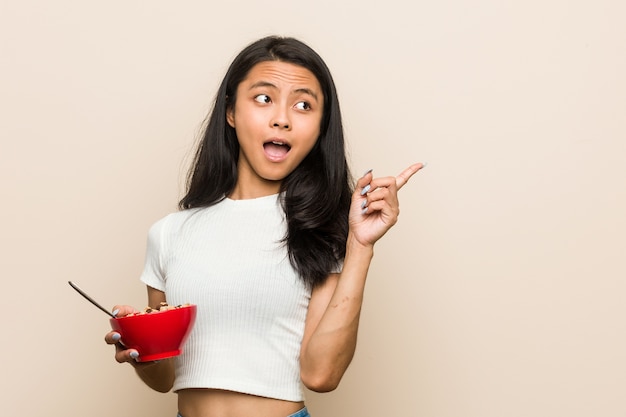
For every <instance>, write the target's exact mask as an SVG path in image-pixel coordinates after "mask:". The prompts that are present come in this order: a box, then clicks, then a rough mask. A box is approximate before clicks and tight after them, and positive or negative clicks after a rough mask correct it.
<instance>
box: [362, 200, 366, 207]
mask: <svg viewBox="0 0 626 417" xmlns="http://www.w3.org/2000/svg"><path fill="white" fill-rule="evenodd" d="M365 206H367V200H363V202H362V203H361V208H362V209H364V208H365Z"/></svg>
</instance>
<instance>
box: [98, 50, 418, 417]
mask: <svg viewBox="0 0 626 417" xmlns="http://www.w3.org/2000/svg"><path fill="white" fill-rule="evenodd" d="M323 102H324V100H323V96H322V93H321V88H320V85H319V82H318V80H317V79H316V78H315V76H314V75H313V74H312V73H311V72H310V71H308V70H307V69H305V68H303V67H299V66H296V65H293V64H288V63H283V62H275V61H271V62H263V63H260V64H257V65H256V66H255V67H253V68H252V70H251V71H250V73H249V74H248V77H247V78H246V79H244V80H243V81H242V82H241V84H240V85H239V86H238V89H237V102H236V103H235V106H234V108H233V109H231V111H229V112H228V114H227V122H228V123H229V124H230V125H231V126H232V127H234V128H235V130H236V132H237V136H238V139H239V143H240V147H241V152H240V155H239V163H238V170H239V176H238V182H237V184H236V186H235V189H234V191H233V193H232V194H231V195H230V196H229V197H230V198H232V199H249V198H257V197H263V196H267V195H272V194H276V193H277V192H278V191H279V189H280V184H281V181H282V179H283V178H285V177H286V176H287V175H288V174H289V173H290V172H292V171H293V170H294V169H295V168H296V167H297V166H298V164H299V163H300V162H301V161H302V160H303V159H304V157H305V156H306V155H307V154H308V152H309V151H310V150H311V149H312V147H313V146H314V144H315V141H316V140H317V137H318V136H319V126H320V121H321V118H322V115H323V111H324V109H323ZM272 140H273V141H278V142H281V143H287V144H289V147H290V148H289V152H287V154H286V155H285V156H284V157H280V158H278V160H277V158H275V157H273V156H272V155H271V154H269V153H268V152H266V150H265V148H264V146H263V145H264V143H266V142H267V141H272ZM421 168H423V164H420V163H417V164H413V165H411V166H410V167H408V168H407V169H405V170H404V171H402V173H401V174H399V175H398V176H397V177H393V176H390V177H380V178H374V176H373V174H372V172H371V171H369V172H367V173H366V174H365V175H363V176H362V177H361V178H359V179H358V181H357V184H356V190H355V192H354V194H353V196H352V204H351V207H350V213H349V224H350V229H349V232H348V239H347V244H346V257H345V259H344V265H343V270H342V272H341V273H340V274H331V275H330V276H329V277H328V279H327V280H326V282H325V283H324V284H323V285H321V286H319V287H317V288H316V289H314V290H313V293H312V295H311V300H310V304H309V308H308V313H307V317H306V322H305V329H304V336H303V339H302V345H301V350H300V368H301V379H302V381H303V383H304V385H305V386H306V387H307V388H309V389H311V390H313V391H318V392H328V391H332V390H334V389H335V388H336V387H337V386H338V384H339V382H340V380H341V378H342V377H343V374H344V372H345V371H346V369H347V368H348V365H349V364H350V362H351V360H352V357H353V356H354V352H355V348H356V340H357V332H358V325H359V318H360V313H361V306H362V303H363V293H364V289H365V281H366V278H367V271H368V269H369V266H370V263H371V260H372V257H373V255H374V244H375V243H376V241H378V240H379V239H380V238H381V237H382V236H383V235H384V234H385V233H386V232H387V231H388V230H389V229H390V228H391V227H392V226H393V225H394V224H395V223H396V222H397V220H398V215H399V212H400V210H399V202H398V190H399V189H400V188H401V187H402V186H404V185H405V184H406V183H407V182H408V180H409V179H410V178H411V176H412V175H414V174H415V173H416V172H417V171H419V170H420V169H421ZM161 301H166V297H165V294H164V293H163V292H161V291H159V290H156V289H154V288H150V287H148V302H149V305H151V306H156V305H158V304H159V303H160V302H161ZM114 309H117V310H119V313H118V315H119V316H124V315H126V314H129V313H131V312H134V311H136V310H135V309H134V308H132V307H130V306H115V307H114ZM118 340H119V334H117V333H115V332H109V333H108V334H107V335H106V336H105V341H106V342H107V343H108V344H116V342H117V341H118ZM136 354H137V353H136V351H134V350H132V349H128V350H124V349H122V348H120V346H119V344H118V345H116V353H115V359H116V360H117V361H118V362H120V363H123V362H128V363H130V364H131V365H132V366H133V367H135V370H136V371H137V374H138V375H139V376H140V378H141V379H142V380H143V381H144V382H145V383H146V384H147V385H148V386H150V387H152V388H153V389H155V390H157V391H162V392H167V391H169V390H170V389H171V387H172V384H173V382H174V368H173V362H172V360H171V359H166V360H163V361H160V362H157V363H154V362H151V363H139V362H136V361H135V360H134V358H133V355H136ZM178 406H179V410H180V412H181V414H182V415H183V416H185V417H218V416H219V417H244V416H250V415H255V416H259V417H284V416H288V415H289V414H292V413H295V412H296V411H298V410H300V409H301V408H302V407H303V406H304V404H303V403H302V402H291V401H283V400H277V399H271V398H264V397H256V396H252V395H247V394H242V393H237V392H231V391H223V390H214V389H186V390H181V391H179V392H178Z"/></svg>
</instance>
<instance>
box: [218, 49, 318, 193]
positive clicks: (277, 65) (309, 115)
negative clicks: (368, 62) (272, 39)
mask: <svg viewBox="0 0 626 417" xmlns="http://www.w3.org/2000/svg"><path fill="white" fill-rule="evenodd" d="M323 104H324V97H323V96H322V89H321V86H320V84H319V81H318V80H317V78H316V77H315V75H313V73H312V72H311V71H309V70H308V69H306V68H304V67H301V66H298V65H294V64H289V63H285V62H278V61H266V62H261V63H259V64H257V65H255V66H254V67H252V69H251V70H250V72H249V73H248V76H247V77H246V78H245V79H244V80H243V81H242V82H241V83H240V84H239V86H238V87H237V95H236V102H235V104H234V108H231V109H230V110H229V111H228V112H227V121H228V124H229V125H230V126H232V127H233V128H234V129H235V131H236V133H237V138H238V140H239V146H240V151H239V161H238V174H239V176H238V180H237V185H236V186H235V190H234V192H233V195H231V197H234V198H255V197H260V196H263V195H270V194H274V193H277V192H278V191H279V189H280V184H281V181H282V180H283V179H284V178H285V177H286V176H287V175H289V174H290V173H291V172H293V170H294V169H296V167H297V166H298V165H299V164H300V162H302V160H303V159H304V158H305V157H306V156H307V154H308V153H309V152H310V151H311V149H312V148H313V146H314V145H315V143H316V141H317V138H318V136H319V134H320V124H321V121H322V115H323V111H324V109H323Z"/></svg>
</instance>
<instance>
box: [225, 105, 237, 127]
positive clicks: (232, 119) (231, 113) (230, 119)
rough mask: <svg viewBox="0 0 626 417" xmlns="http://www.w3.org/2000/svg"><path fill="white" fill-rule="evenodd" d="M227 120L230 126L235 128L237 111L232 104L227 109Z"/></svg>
mask: <svg viewBox="0 0 626 417" xmlns="http://www.w3.org/2000/svg"><path fill="white" fill-rule="evenodd" d="M226 121H227V122H228V124H229V125H230V127H232V128H233V129H234V128H235V112H234V110H233V108H232V106H230V107H228V109H226Z"/></svg>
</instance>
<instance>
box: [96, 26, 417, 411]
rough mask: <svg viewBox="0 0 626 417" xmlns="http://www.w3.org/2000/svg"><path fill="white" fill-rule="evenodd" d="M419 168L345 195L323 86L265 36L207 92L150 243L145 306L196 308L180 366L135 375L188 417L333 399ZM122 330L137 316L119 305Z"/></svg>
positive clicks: (329, 90) (119, 355)
mask: <svg viewBox="0 0 626 417" xmlns="http://www.w3.org/2000/svg"><path fill="white" fill-rule="evenodd" d="M422 167H423V165H422V164H414V165H412V166H411V167H409V168H407V169H406V170H404V171H403V172H402V173H401V174H400V175H399V176H398V177H383V178H374V177H373V175H372V171H371V170H370V171H368V172H366V173H365V174H364V175H363V176H362V177H361V178H359V179H358V181H357V182H356V187H355V189H354V190H353V187H352V185H351V184H352V180H351V177H350V174H349V170H348V166H347V163H346V157H345V149H344V138H343V131H342V125H341V115H340V110H339V103H338V100H337V94H336V90H335V86H334V82H333V79H332V77H331V74H330V72H329V70H328V68H327V66H326V65H325V63H324V62H323V60H322V59H321V58H320V57H319V55H318V54H317V53H316V52H314V51H313V50H312V49H311V48H309V47H308V46H306V45H305V44H303V43H302V42H300V41H298V40H295V39H293V38H281V37H267V38H263V39H261V40H259V41H257V42H254V43H252V44H251V45H249V46H248V47H246V48H245V49H244V50H243V51H242V52H241V53H240V54H239V55H238V56H237V57H236V58H235V60H234V61H233V63H232V64H231V65H230V67H229V69H228V71H227V73H226V75H225V77H224V80H223V81H222V83H221V86H220V88H219V90H218V93H217V97H216V100H215V103H214V107H213V109H212V112H211V115H210V117H209V119H208V124H207V127H206V130H205V133H204V135H203V138H202V141H201V143H200V144H199V147H198V150H197V153H196V158H195V161H194V164H193V166H192V168H191V170H190V175H189V180H188V187H187V193H186V195H185V196H184V198H183V199H182V200H181V202H180V207H181V209H182V210H181V211H179V212H177V213H173V214H170V215H169V216H167V217H165V218H163V219H161V220H160V221H158V222H157V223H155V225H154V226H153V227H152V228H151V229H150V233H149V238H148V250H147V256H146V265H145V269H144V272H143V274H142V276H141V280H142V281H143V282H144V283H145V284H146V285H147V288H148V303H149V305H150V306H157V305H159V303H160V302H163V301H167V302H168V303H170V304H182V303H193V304H197V306H198V315H197V319H196V324H195V326H194V329H193V330H192V332H191V334H190V336H189V339H188V340H187V343H186V345H185V348H184V352H183V353H182V354H181V355H180V356H179V357H176V358H171V359H166V360H162V361H159V362H148V363H145V362H138V361H136V359H137V358H138V352H137V351H135V350H133V349H123V348H121V347H120V345H119V343H117V342H119V341H120V335H119V334H118V333H115V332H110V333H108V334H107V335H106V337H105V340H106V342H107V343H109V344H116V346H117V347H116V354H115V358H116V360H117V361H118V362H128V363H130V364H132V365H133V366H134V367H135V369H136V371H137V373H138V375H139V376H140V377H141V379H142V380H143V381H144V382H145V383H146V384H147V385H148V386H150V387H152V388H153V389H155V390H158V391H162V392H167V391H169V390H170V389H173V390H174V391H175V392H176V393H177V394H178V407H179V413H180V415H182V416H184V417H218V416H219V417H244V416H245V417H248V416H252V415H254V416H259V417H286V416H290V417H295V416H297V417H306V416H309V414H308V412H307V410H306V408H305V406H304V396H303V391H302V388H301V385H302V384H304V385H305V386H306V387H308V388H309V389H311V390H314V391H318V392H326V391H331V390H333V389H335V388H336V387H337V385H338V384H339V381H340V380H341V378H342V376H343V374H344V372H345V370H346V369H347V367H348V365H349V364H350V361H351V359H352V357H353V354H354V351H355V347H356V339H357V331H358V324H359V315H360V310H361V305H362V300H363V291H364V287H365V281H366V276H367V270H368V268H369V265H370V262H371V259H372V256H373V247H374V243H375V242H376V241H377V240H378V239H379V238H380V237H381V236H382V235H383V234H384V233H385V232H386V231H387V230H388V229H389V228H390V227H391V226H393V225H394V224H395V223H396V221H397V217H398V213H399V209H398V199H397V190H398V189H399V188H400V187H401V186H403V185H404V184H405V183H406V182H407V181H408V180H409V178H410V177H411V176H412V175H413V174H415V173H416V172H417V171H418V170H419V169H421V168H422ZM114 309H115V310H117V315H118V316H124V315H126V314H129V313H131V312H134V311H136V310H135V309H133V308H132V307H130V306H116V307H115V308H114Z"/></svg>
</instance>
